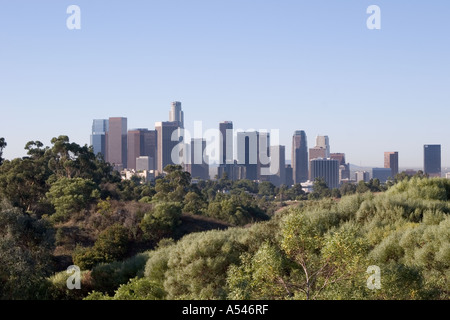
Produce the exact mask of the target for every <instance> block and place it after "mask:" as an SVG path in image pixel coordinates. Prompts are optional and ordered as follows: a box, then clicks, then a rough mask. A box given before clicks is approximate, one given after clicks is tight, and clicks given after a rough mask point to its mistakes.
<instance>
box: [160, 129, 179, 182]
mask: <svg viewBox="0 0 450 320" xmlns="http://www.w3.org/2000/svg"><path fill="white" fill-rule="evenodd" d="M179 128H180V125H179V122H178V121H174V122H172V121H164V122H156V123H155V130H156V136H157V143H156V145H157V154H156V168H157V170H158V171H159V172H160V173H162V172H163V170H164V167H165V166H167V165H169V164H175V163H176V162H175V161H174V160H176V161H177V162H179V163H182V162H183V161H181V160H180V159H178V158H177V159H172V150H173V149H174V147H175V146H176V145H177V144H178V143H180V142H179V141H172V134H173V132H174V131H176V130H178V129H179ZM175 140H176V139H175ZM181 156H182V155H177V157H181Z"/></svg>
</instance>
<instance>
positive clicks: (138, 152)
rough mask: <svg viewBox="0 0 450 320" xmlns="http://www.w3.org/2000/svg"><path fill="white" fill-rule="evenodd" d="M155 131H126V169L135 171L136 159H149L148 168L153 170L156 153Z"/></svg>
mask: <svg viewBox="0 0 450 320" xmlns="http://www.w3.org/2000/svg"><path fill="white" fill-rule="evenodd" d="M156 142H157V134H156V130H148V129H134V130H128V140H127V146H128V159H127V168H128V169H134V170H136V169H137V167H136V159H137V158H139V157H149V167H150V169H151V170H154V169H155V168H156V167H155V161H156V153H157V148H156V145H157V143H156Z"/></svg>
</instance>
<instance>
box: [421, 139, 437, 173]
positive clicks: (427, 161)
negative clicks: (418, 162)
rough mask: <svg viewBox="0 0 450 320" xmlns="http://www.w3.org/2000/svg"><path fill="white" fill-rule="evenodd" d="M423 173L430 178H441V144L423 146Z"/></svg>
mask: <svg viewBox="0 0 450 320" xmlns="http://www.w3.org/2000/svg"><path fill="white" fill-rule="evenodd" d="M423 171H424V172H425V173H427V174H428V175H429V176H430V177H440V176H441V145H440V144H426V145H424V146H423Z"/></svg>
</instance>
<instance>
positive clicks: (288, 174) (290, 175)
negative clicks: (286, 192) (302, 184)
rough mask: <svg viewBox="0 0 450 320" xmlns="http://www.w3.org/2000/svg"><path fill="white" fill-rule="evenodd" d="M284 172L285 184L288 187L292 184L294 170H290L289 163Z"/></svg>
mask: <svg viewBox="0 0 450 320" xmlns="http://www.w3.org/2000/svg"><path fill="white" fill-rule="evenodd" d="M285 172H286V173H285V174H286V185H287V186H288V187H290V186H292V185H293V184H294V172H293V170H292V166H291V165H290V164H287V165H286V167H285Z"/></svg>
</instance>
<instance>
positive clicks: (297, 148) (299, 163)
mask: <svg viewBox="0 0 450 320" xmlns="http://www.w3.org/2000/svg"><path fill="white" fill-rule="evenodd" d="M291 161H292V175H293V180H294V183H302V182H305V181H307V180H308V142H307V140H306V133H305V131H303V130H299V131H295V132H294V136H293V137H292V157H291Z"/></svg>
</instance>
